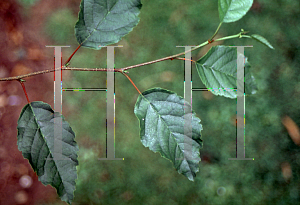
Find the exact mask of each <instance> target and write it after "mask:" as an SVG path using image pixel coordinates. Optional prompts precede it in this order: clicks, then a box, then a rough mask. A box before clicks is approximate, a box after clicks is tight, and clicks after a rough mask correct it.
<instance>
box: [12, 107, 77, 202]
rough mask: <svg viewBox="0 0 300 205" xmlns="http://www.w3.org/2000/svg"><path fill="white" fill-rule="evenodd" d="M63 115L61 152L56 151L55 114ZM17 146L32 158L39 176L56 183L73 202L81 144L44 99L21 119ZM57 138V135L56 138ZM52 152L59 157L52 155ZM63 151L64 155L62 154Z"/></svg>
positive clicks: (25, 110) (56, 186) (48, 181)
mask: <svg viewBox="0 0 300 205" xmlns="http://www.w3.org/2000/svg"><path fill="white" fill-rule="evenodd" d="M60 117H62V128H63V129H62V141H61V143H62V152H61V153H55V152H54V118H55V119H56V120H57V119H58V118H60ZM17 129H18V142H17V143H18V149H19V150H20V151H21V152H22V154H23V156H24V158H26V159H28V160H29V163H30V165H31V166H32V168H33V170H34V171H36V173H37V175H38V177H39V180H40V181H41V182H42V183H43V184H44V185H48V184H50V185H51V186H53V187H54V188H55V189H56V191H57V193H58V195H59V197H60V198H61V199H62V200H63V201H66V202H67V203H69V204H71V202H72V200H73V198H74V190H75V184H76V183H75V180H76V179H77V172H76V166H77V165H78V161H77V152H78V146H77V144H76V142H75V141H74V138H75V134H74V132H73V130H72V128H71V127H70V126H69V123H68V122H66V121H65V120H64V117H63V116H62V115H60V114H59V113H58V112H55V113H54V111H53V110H52V108H51V106H50V105H48V104H47V103H44V102H31V103H30V104H27V105H25V106H24V108H23V109H22V112H21V114H20V117H19V120H18V127H17ZM55 140H58V139H55ZM53 153H54V154H56V156H58V155H59V157H60V158H61V159H60V158H58V157H56V158H55V156H54V157H53ZM61 154H62V155H61Z"/></svg>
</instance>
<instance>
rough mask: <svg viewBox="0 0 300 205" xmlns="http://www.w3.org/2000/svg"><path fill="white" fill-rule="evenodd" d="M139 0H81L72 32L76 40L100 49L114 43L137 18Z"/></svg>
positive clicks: (129, 28)
mask: <svg viewBox="0 0 300 205" xmlns="http://www.w3.org/2000/svg"><path fill="white" fill-rule="evenodd" d="M141 7H142V4H141V1H140V0H82V1H81V4H80V11H79V14H78V21H77V23H76V25H75V36H76V39H77V41H78V43H79V44H81V43H83V44H82V46H85V47H90V48H93V49H96V50H100V49H101V47H99V46H100V45H101V46H106V45H109V44H114V43H117V42H119V41H120V40H121V38H122V37H123V36H125V35H127V34H128V33H129V32H130V31H132V29H133V28H134V27H135V26H136V25H137V24H138V22H139V17H138V15H139V13H140V9H141Z"/></svg>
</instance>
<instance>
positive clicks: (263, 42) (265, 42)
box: [251, 34, 274, 49]
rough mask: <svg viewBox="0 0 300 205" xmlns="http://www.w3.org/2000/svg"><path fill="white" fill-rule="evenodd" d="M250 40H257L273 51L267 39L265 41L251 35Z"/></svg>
mask: <svg viewBox="0 0 300 205" xmlns="http://www.w3.org/2000/svg"><path fill="white" fill-rule="evenodd" d="M251 38H253V39H255V40H257V41H258V42H260V43H262V44H264V45H265V46H268V47H269V48H271V49H274V48H273V46H272V45H271V44H270V43H269V41H268V40H267V39H265V38H264V37H262V36H260V35H258V34H253V35H251Z"/></svg>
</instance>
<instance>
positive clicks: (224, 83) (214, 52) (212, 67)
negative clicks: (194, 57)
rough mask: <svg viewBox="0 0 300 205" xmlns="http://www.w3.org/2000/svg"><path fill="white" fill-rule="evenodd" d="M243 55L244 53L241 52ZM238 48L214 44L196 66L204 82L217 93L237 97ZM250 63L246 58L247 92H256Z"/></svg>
mask: <svg viewBox="0 0 300 205" xmlns="http://www.w3.org/2000/svg"><path fill="white" fill-rule="evenodd" d="M239 55H242V54H239ZM236 63H237V48H235V47H228V46H213V47H212V48H211V49H210V50H209V51H208V52H207V53H206V55H204V56H203V57H202V58H200V59H199V60H198V61H197V62H196V68H197V71H198V74H199V76H200V79H201V80H202V82H203V84H204V85H205V86H206V87H207V88H208V89H210V91H211V92H212V93H213V94H215V95H221V96H225V97H228V98H236V97H237V91H236V90H235V89H236V88H237V85H236V82H237V64H236ZM250 67H251V66H250V64H249V62H248V60H247V58H246V59H245V93H246V94H247V95H249V94H255V93H256V91H257V86H256V83H255V79H254V77H253V76H252V74H251V73H250Z"/></svg>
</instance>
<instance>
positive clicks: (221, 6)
mask: <svg viewBox="0 0 300 205" xmlns="http://www.w3.org/2000/svg"><path fill="white" fill-rule="evenodd" d="M252 4H253V0H219V1H218V10H219V18H220V22H222V23H223V22H224V23H231V22H235V21H238V20H240V19H241V18H242V17H243V16H244V15H245V14H246V13H247V12H248V11H249V9H250V8H251V6H252Z"/></svg>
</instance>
